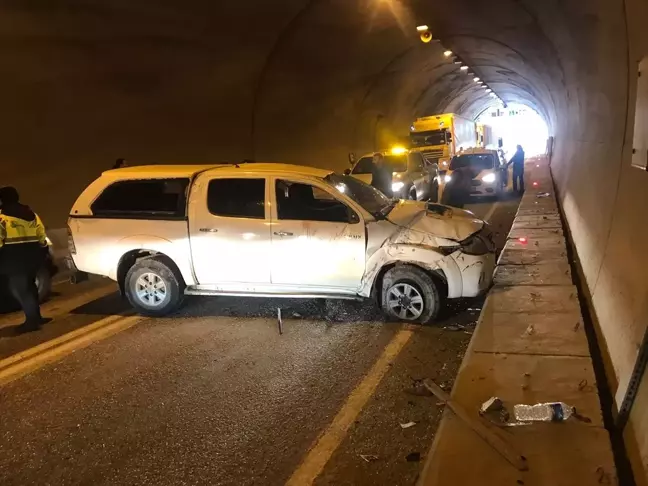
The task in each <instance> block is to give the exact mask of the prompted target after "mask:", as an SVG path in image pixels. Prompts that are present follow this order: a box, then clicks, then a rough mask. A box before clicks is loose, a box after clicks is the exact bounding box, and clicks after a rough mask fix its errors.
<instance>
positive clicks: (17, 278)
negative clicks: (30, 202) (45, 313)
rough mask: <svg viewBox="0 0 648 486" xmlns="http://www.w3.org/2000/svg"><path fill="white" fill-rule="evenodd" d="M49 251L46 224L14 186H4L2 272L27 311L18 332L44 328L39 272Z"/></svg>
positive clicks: (0, 226) (0, 221) (0, 199)
mask: <svg viewBox="0 0 648 486" xmlns="http://www.w3.org/2000/svg"><path fill="white" fill-rule="evenodd" d="M46 251H47V237H46V236H45V227H44V226H43V223H42V222H41V220H40V218H39V217H38V215H37V214H36V213H34V212H33V211H32V210H31V209H30V208H29V206H25V205H24V204H21V203H20V196H19V195H18V191H17V190H16V189H15V188H13V187H2V188H0V275H2V276H4V277H6V278H7V280H8V282H9V289H10V290H11V293H12V295H13V296H14V298H15V299H16V300H17V301H18V302H19V303H20V306H21V307H22V310H23V312H24V313H25V322H24V323H23V324H22V325H20V326H18V332H21V333H22V332H30V331H36V330H38V329H40V327H41V325H42V324H44V323H45V322H47V321H48V320H49V319H43V317H42V316H41V312H40V304H39V302H38V288H37V287H36V274H37V273H38V270H39V268H40V267H41V266H42V264H43V262H44V260H45V256H46Z"/></svg>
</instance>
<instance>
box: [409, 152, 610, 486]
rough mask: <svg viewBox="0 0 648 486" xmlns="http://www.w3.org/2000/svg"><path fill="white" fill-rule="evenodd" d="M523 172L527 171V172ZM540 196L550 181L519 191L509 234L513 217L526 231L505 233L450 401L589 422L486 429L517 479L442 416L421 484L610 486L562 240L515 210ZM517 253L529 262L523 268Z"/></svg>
mask: <svg viewBox="0 0 648 486" xmlns="http://www.w3.org/2000/svg"><path fill="white" fill-rule="evenodd" d="M540 164H541V165H543V164H542V163H540ZM533 173H534V170H532V169H530V168H529V167H527V175H528V176H533ZM541 192H553V191H552V189H551V182H550V181H545V182H544V183H542V184H539V187H537V188H536V189H534V190H527V192H526V194H525V196H524V198H522V201H521V204H520V207H519V209H518V215H517V216H516V218H515V223H514V226H513V227H514V228H515V227H516V226H515V225H516V224H518V223H519V222H520V220H521V222H524V223H527V224H528V226H524V227H520V226H519V224H518V226H517V229H512V230H511V233H510V234H509V239H508V241H507V243H506V245H505V247H504V250H503V251H502V255H501V256H500V260H499V262H498V266H497V269H496V272H495V286H494V288H493V289H492V290H491V292H490V293H489V295H488V297H487V299H486V303H485V305H484V308H483V310H482V312H481V315H480V318H479V323H478V325H477V327H476V329H475V333H474V335H473V338H472V340H471V343H470V347H469V349H468V352H467V354H466V357H465V358H464V362H463V363H462V366H461V369H460V371H459V375H458V377H457V381H456V383H455V386H454V388H453V391H452V398H453V400H454V401H455V402H456V403H457V404H459V405H461V406H462V407H464V408H465V409H467V410H468V411H470V412H474V413H475V415H476V412H475V411H476V410H478V409H479V407H480V406H481V404H482V403H483V402H484V401H486V400H487V399H488V398H490V397H492V396H497V397H499V398H500V399H501V400H503V402H504V404H505V405H506V406H508V407H512V405H514V404H517V403H525V404H534V403H544V402H551V401H562V402H565V403H568V404H569V405H571V406H575V407H576V408H577V410H579V413H582V414H583V415H584V416H586V417H587V418H588V419H589V422H581V421H578V420H571V421H568V422H567V423H564V424H556V423H534V424H533V425H528V426H523V427H511V428H507V429H506V432H502V429H497V427H492V428H491V430H492V431H493V433H494V434H497V435H500V437H501V438H502V439H503V440H505V441H506V442H507V443H509V444H510V445H511V446H513V448H514V449H515V451H516V452H517V453H519V454H522V455H524V456H525V457H527V459H528V462H529V471H527V472H523V473H521V472H517V471H515V469H514V468H513V467H511V465H510V464H508V463H507V462H506V461H505V460H504V459H502V457H501V456H498V455H497V454H495V453H494V452H493V449H492V448H491V447H490V446H488V445H487V444H486V443H485V442H484V441H483V440H481V439H479V438H478V436H476V435H475V433H474V432H472V431H471V430H470V429H469V428H467V427H466V425H465V424H464V423H462V422H461V421H460V420H459V419H457V417H456V416H455V415H453V414H452V413H450V412H447V411H446V413H445V415H444V418H443V422H442V424H441V427H440V429H439V432H438V433H437V437H436V438H435V442H434V445H433V447H432V449H431V453H430V455H429V457H428V460H427V462H426V465H425V469H424V474H423V479H422V481H421V485H425V486H431V485H435V486H436V485H439V486H440V485H447V484H466V485H469V484H470V485H472V484H486V483H483V478H485V477H487V478H488V483H487V484H493V485H495V484H497V485H499V484H538V485H540V484H565V485H581V484H599V481H600V480H601V475H603V479H604V480H607V481H609V482H608V483H607V484H611V485H613V484H616V480H615V477H616V472H615V465H614V460H613V455H612V450H611V446H610V441H609V436H608V433H607V431H606V429H605V427H604V425H603V419H602V412H601V405H600V400H599V397H598V388H597V387H596V377H595V375H594V369H593V365H592V360H591V357H590V352H589V344H588V342H587V337H586V334H585V328H584V322H583V317H582V314H581V309H580V304H579V300H578V291H577V289H576V287H575V286H574V285H573V284H572V281H571V273H570V267H569V263H568V261H567V257H566V250H565V248H566V245H565V239H564V237H563V236H562V232H559V233H556V229H557V228H555V227H545V226H546V221H547V220H545V219H543V218H542V216H543V215H540V216H539V217H537V216H535V215H534V216H532V217H529V216H528V215H527V214H526V213H525V212H526V211H528V208H530V207H533V208H535V207H536V205H535V202H536V200H538V199H543V200H549V201H552V200H553V194H550V195H549V197H543V198H537V194H538V193H541ZM549 206H551V205H549ZM547 211H548V212H547V213H546V215H547V216H548V217H550V218H551V221H555V220H556V216H555V210H554V209H553V208H552V207H549V208H548V209H547ZM558 222H559V223H560V221H558ZM521 231H525V232H527V234H525V237H526V238H527V240H526V242H521V241H520V240H519V236H516V234H518V233H520V232H521ZM529 234H532V235H533V236H529ZM534 242H538V245H535V244H534ZM540 247H544V248H546V249H544V250H538V249H537V248H540ZM525 254H526V255H530V256H531V258H532V259H533V260H534V264H532V265H529V264H526V263H525V261H526V259H527V258H528V257H525V256H524V255H525ZM509 411H510V410H509ZM459 456H461V457H463V458H464V460H465V457H470V458H471V467H470V468H466V467H462V466H460V461H459ZM480 478H482V479H480ZM519 481H522V483H519Z"/></svg>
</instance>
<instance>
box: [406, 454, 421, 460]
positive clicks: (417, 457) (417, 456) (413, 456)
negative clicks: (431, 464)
mask: <svg viewBox="0 0 648 486" xmlns="http://www.w3.org/2000/svg"><path fill="white" fill-rule="evenodd" d="M405 459H406V460H407V462H419V461H420V460H421V453H420V452H410V453H409V454H407V456H405Z"/></svg>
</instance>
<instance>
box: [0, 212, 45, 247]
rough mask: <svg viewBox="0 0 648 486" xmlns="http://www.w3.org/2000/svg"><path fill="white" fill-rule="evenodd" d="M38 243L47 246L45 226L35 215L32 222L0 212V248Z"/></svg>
mask: <svg viewBox="0 0 648 486" xmlns="http://www.w3.org/2000/svg"><path fill="white" fill-rule="evenodd" d="M21 243H39V244H40V245H41V246H47V237H46V235H45V226H43V223H42V222H41V220H40V218H39V217H38V215H37V214H36V218H35V219H34V220H33V221H25V220H24V219H20V218H14V217H13V216H7V215H6V214H2V212H0V248H2V247H3V246H5V245H18V244H21Z"/></svg>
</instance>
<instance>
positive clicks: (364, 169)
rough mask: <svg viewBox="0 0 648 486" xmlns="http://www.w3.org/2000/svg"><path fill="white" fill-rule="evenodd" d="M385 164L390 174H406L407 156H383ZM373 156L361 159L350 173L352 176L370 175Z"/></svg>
mask: <svg viewBox="0 0 648 486" xmlns="http://www.w3.org/2000/svg"><path fill="white" fill-rule="evenodd" d="M385 164H387V167H389V168H390V169H391V171H392V172H407V154H403V155H385ZM372 169H373V156H370V157H362V158H361V159H360V160H358V163H357V164H356V166H355V167H354V168H353V170H352V171H351V173H352V174H371V172H372Z"/></svg>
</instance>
